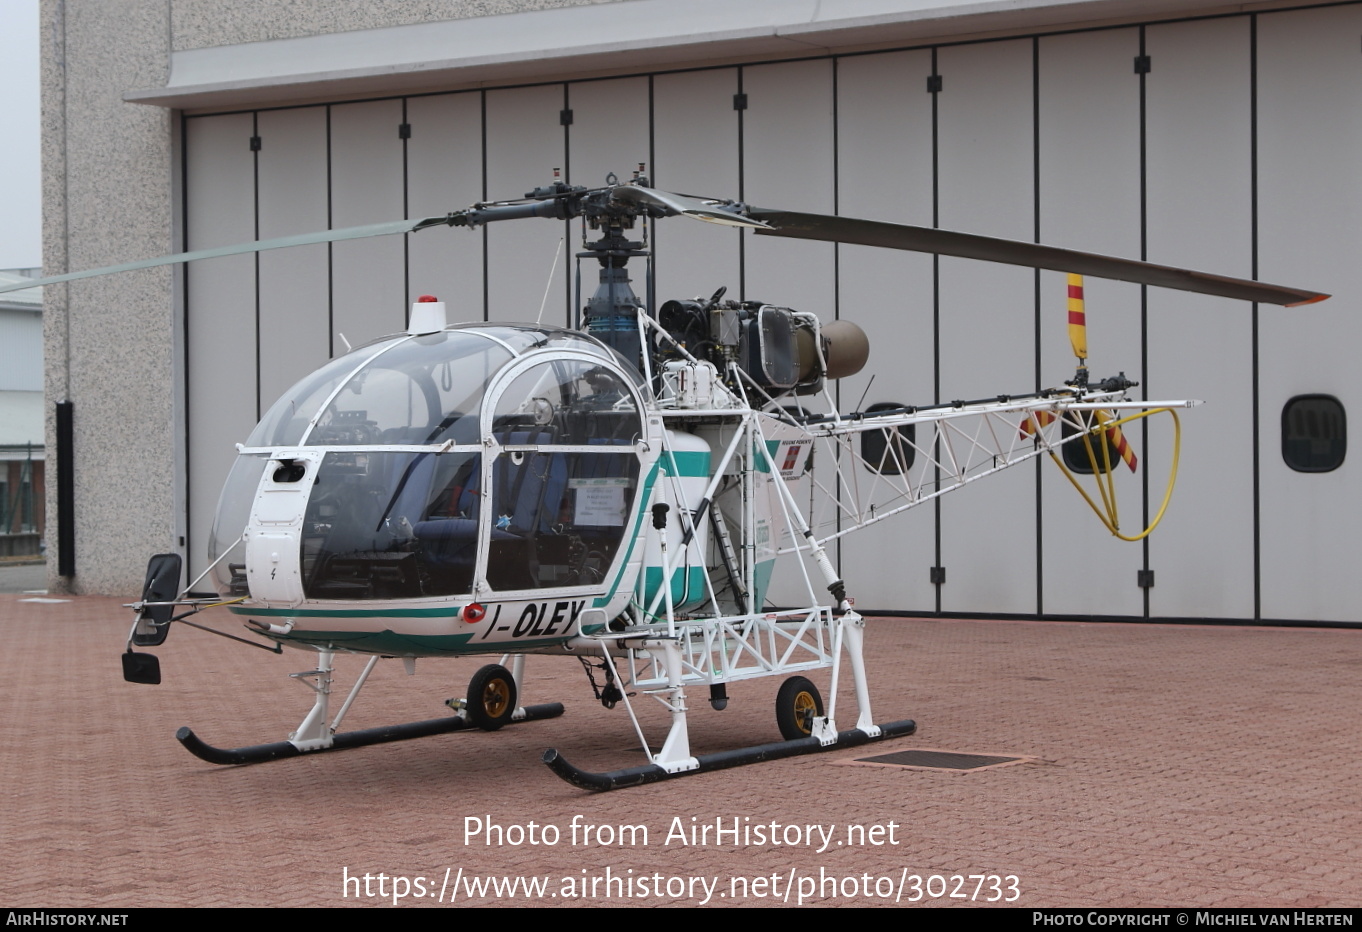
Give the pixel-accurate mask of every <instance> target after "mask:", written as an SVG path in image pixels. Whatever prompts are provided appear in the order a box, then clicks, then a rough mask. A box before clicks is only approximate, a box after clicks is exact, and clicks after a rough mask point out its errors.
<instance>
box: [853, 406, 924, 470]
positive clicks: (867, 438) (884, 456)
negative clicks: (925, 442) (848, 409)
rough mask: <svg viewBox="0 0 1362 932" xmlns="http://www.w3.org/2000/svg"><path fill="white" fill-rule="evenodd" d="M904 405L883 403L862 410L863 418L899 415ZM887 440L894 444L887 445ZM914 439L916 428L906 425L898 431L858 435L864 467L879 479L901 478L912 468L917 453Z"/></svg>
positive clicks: (885, 430)
mask: <svg viewBox="0 0 1362 932" xmlns="http://www.w3.org/2000/svg"><path fill="white" fill-rule="evenodd" d="M904 407H905V405H901V404H899V403H898V402H896V401H882V402H880V403H878V404H873V405H871V406H870V407H868V408H866V409H865V413H866V414H876V413H878V412H880V411H899V410H902V409H903V408H904ZM890 437H893V438H894V443H893V444H892V446H891V444H890V442H889V439H890ZM916 437H917V425H916V424H905V425H903V426H901V427H885V428H881V429H880V430H868V431H866V432H865V433H863V434H861V458H862V459H864V460H865V464H866V465H867V466H869V467H870V468H871V469H873V470H874V471H875V472H877V473H879V474H880V475H882V476H901V475H903V474H904V473H906V472H907V471H908V470H910V469H912V468H913V459H914V458H915V457H916V456H917V450H915V449H913V441H914V440H915V439H916Z"/></svg>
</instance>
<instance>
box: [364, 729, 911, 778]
mask: <svg viewBox="0 0 1362 932" xmlns="http://www.w3.org/2000/svg"><path fill="white" fill-rule="evenodd" d="M878 727H879V732H880V733H879V734H878V735H869V734H866V733H865V732H864V731H861V730H860V729H859V728H852V729H850V730H848V731H839V732H838V733H837V740H836V741H835V742H834V743H832V744H824V743H823V741H822V740H821V739H819V738H814V737H809V738H797V739H795V740H793V741H775V742H772V743H771V744H758V745H755V746H754V747H750V748H736V749H734V750H732V751H719V752H717V753H714V754H701V755H698V756H697V757H695V758H693V760H694V761H695V766H694V767H693V768H691V769H689V770H680V771H676V772H671V773H669V772H668V771H667V770H665V769H664V768H662V767H660V766H658V765H657V764H645V765H644V766H642V767H630V768H628V769H626V770H611V771H608V772H606V773H590V772H589V771H586V770H582V769H580V768H578V767H574V766H573V765H572V764H570V763H568V762H567V761H566V760H565V759H564V758H563V756H562V755H561V754H559V753H558V751H557V750H556V749H555V748H549V749H548V750H547V751H545V752H544V757H543V761H544V763H545V764H547V765H548V767H549V769H550V770H552V771H553V772H554V773H556V774H557V775H558V776H560V777H562V778H563V779H564V780H566V781H567V782H568V783H571V784H572V785H573V786H575V787H578V788H579V789H583V790H594V791H596V792H598V793H604V792H607V791H609V790H618V789H622V788H624V787H629V786H642V785H643V784H645V783H656V782H657V781H659V780H669V779H671V778H673V777H689V776H691V775H692V774H697V773H707V772H709V771H711V770H724V769H726V768H728V767H742V766H744V765H746V764H756V763H760V762H761V761H767V760H780V759H781V758H785V757H798V756H800V755H801V754H814V753H816V752H818V751H832V750H836V749H837V748H849V747H856V746H857V745H861V744H869V743H870V742H872V741H882V740H884V739H885V738H902V737H906V736H907V735H911V734H912V733H913V732H915V731H917V723H916V722H914V721H913V720H912V719H904V720H903V721H901V722H886V723H885V724H883V725H880V726H878ZM338 737H339V736H338Z"/></svg>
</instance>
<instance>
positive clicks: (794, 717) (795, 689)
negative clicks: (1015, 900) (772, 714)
mask: <svg viewBox="0 0 1362 932" xmlns="http://www.w3.org/2000/svg"><path fill="white" fill-rule="evenodd" d="M822 714H823V697H822V696H821V695H819V693H818V687H817V686H815V685H813V683H810V682H809V681H808V680H807V679H805V678H804V677H802V676H792V677H790V678H789V679H788V680H786V681H785V682H783V683H781V684H780V692H778V693H776V724H777V725H779V726H780V735H781V737H782V738H784V739H785V740H786V741H794V740H796V739H797V738H808V737H810V736H811V735H812V734H813V720H814V718H815V717H817V716H820V715H822Z"/></svg>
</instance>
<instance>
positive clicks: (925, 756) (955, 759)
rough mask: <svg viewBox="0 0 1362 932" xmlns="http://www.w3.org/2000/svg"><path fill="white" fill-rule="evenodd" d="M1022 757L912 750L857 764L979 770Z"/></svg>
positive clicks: (863, 759) (1014, 761) (858, 761)
mask: <svg viewBox="0 0 1362 932" xmlns="http://www.w3.org/2000/svg"><path fill="white" fill-rule="evenodd" d="M1025 759H1026V758H1023V757H991V756H989V755H987V754H961V753H959V752H956V751H927V750H923V749H920V748H919V749H913V750H908V751H895V752H894V753H892V754H877V755H876V756H874V757H860V758H857V759H856V763H858V764H878V765H879V766H881V767H925V768H928V769H931V770H981V769H983V768H984V767H998V766H1000V765H1002V764H1014V763H1016V762H1018V761H1022V760H1025Z"/></svg>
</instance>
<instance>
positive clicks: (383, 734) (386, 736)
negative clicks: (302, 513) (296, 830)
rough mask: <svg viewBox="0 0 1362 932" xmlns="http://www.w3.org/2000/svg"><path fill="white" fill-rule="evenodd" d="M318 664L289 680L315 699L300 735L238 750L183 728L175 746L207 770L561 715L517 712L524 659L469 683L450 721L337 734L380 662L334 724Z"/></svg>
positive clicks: (326, 681) (328, 669)
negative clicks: (466, 697)
mask: <svg viewBox="0 0 1362 932" xmlns="http://www.w3.org/2000/svg"><path fill="white" fill-rule="evenodd" d="M318 660H319V662H318V664H317V668H316V669H315V670H308V671H306V672H304V673H293V674H290V678H291V679H295V680H298V681H299V682H301V683H302V684H303V685H304V686H307V687H308V688H309V689H310V690H312V692H313V693H314V696H315V698H314V700H313V704H312V710H311V711H310V712H308V713H307V717H306V718H304V719H303V721H302V724H300V725H299V726H298V729H297V730H296V731H295V732H293V734H291V735H289V739H288V740H287V741H276V742H274V743H272V744H253V745H248V746H246V747H240V748H217V747H213V746H212V745H211V744H207V743H205V742H204V741H203V740H201V739H200V738H199V737H198V736H197V735H196V734H194V732H193V731H191V730H190V729H189V728H181V729H180V730H179V731H177V732H175V740H177V741H179V742H180V744H183V745H184V746H185V749H186V750H188V751H189V753H190V754H193V755H194V756H195V757H197V758H199V759H201V760H206V761H208V763H210V764H228V765H230V764H259V763H263V762H265V761H269V760H280V759H282V758H285V757H299V756H301V755H303V754H317V753H320V752H322V751H341V750H345V749H346V748H361V747H364V746H365V745H369V744H385V743H387V742H389V741H406V740H408V739H410V738H425V737H428V736H430V735H442V734H445V733H447V732H451V731H463V730H464V729H467V728H481V729H483V730H485V731H493V730H495V729H498V728H501V727H502V726H504V725H510V724H513V723H515V722H533V721H538V720H539V719H545V718H557V717H558V716H560V715H562V714H563V704H562V703H561V702H546V703H543V704H542V705H531V706H523V707H517V706H516V704H515V702H516V686H515V684H516V682H517V681H518V680H521V679H522V678H523V676H524V672H525V658H524V656H523V655H521V656H518V657H515V658H512V662H511V670H507V669H506V668H504V667H502V666H499V665H493V666H487V667H484V668H483V669H482V670H479V671H478V675H477V676H475V677H474V678H473V683H474V684H481V685H474V686H473V687H472V688H471V692H472V695H470V696H469V701H468V702H464V701H463V700H450V702H451V704H454V707H455V708H460V709H461V712H460V714H458V715H453V716H450V717H449V718H434V719H428V720H426V721H424V722H407V723H406V724H403V725H385V726H383V727H380V728H365V729H362V730H360V731H349V732H343V733H340V734H338V733H337V729H339V728H340V723H341V720H342V719H343V718H345V713H346V712H348V711H349V710H350V705H351V704H352V703H353V702H354V701H355V698H356V697H357V696H358V695H359V691H360V690H361V689H362V688H363V687H364V684H365V682H366V681H367V680H368V679H369V674H370V673H371V672H373V669H374V665H375V664H376V663H378V658H377V657H370V658H369V662H368V663H367V664H366V665H365V667H364V670H363V672H361V673H360V675H359V678H358V679H356V680H355V685H354V686H352V687H351V688H350V694H349V695H348V696H347V697H346V699H345V702H344V703H343V704H342V705H341V708H340V711H339V712H337V713H336V716H335V718H332V719H329V720H328V716H329V714H330V712H329V707H330V699H331V681H332V672H333V670H332V662H333V660H334V656H333V654H332V653H331V652H330V651H320V652H319V653H318ZM412 663H414V661H412ZM489 674H495V676H494V677H492V680H491V683H492V685H493V686H495V687H496V688H493V689H488V688H485V687H486V686H487V685H488V682H489V676H488V675H489Z"/></svg>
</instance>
